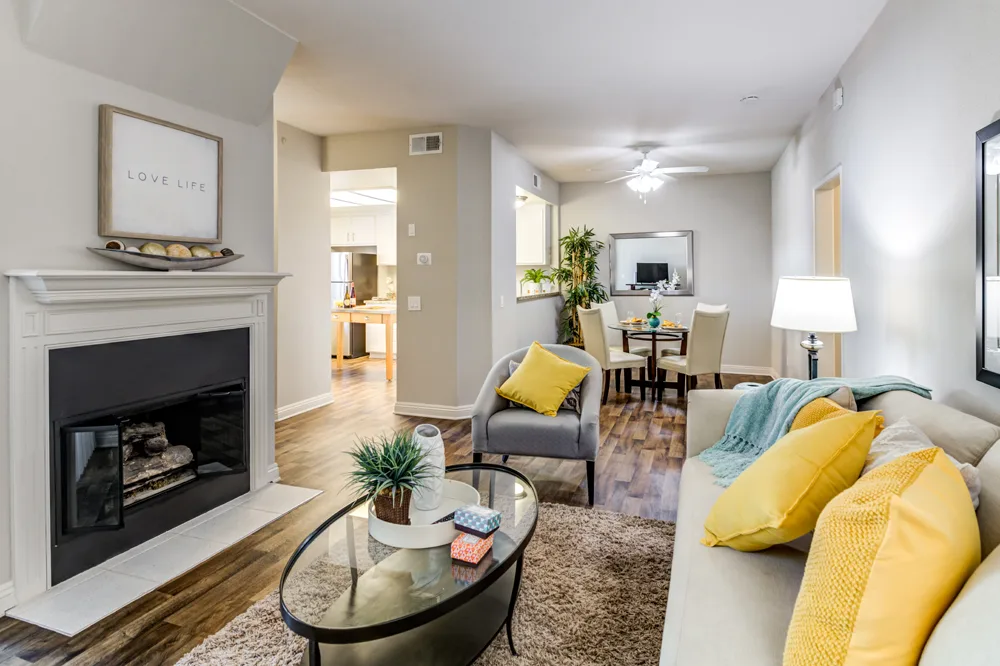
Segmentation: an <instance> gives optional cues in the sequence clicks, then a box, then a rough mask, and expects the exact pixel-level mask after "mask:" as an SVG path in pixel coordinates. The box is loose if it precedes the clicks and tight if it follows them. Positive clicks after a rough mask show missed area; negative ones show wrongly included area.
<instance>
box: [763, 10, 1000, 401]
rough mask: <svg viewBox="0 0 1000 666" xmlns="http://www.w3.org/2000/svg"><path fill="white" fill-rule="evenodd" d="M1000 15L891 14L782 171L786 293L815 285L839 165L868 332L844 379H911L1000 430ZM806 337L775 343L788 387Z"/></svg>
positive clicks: (845, 243)
mask: <svg viewBox="0 0 1000 666" xmlns="http://www.w3.org/2000/svg"><path fill="white" fill-rule="evenodd" d="M997 25H1000V4H997V3H995V2H939V1H934V0H890V2H889V3H888V5H887V6H886V8H885V10H884V11H883V13H882V14H881V16H879V18H878V19H877V20H876V22H875V24H874V25H873V26H872V29H871V31H870V32H869V33H868V35H867V36H866V37H865V38H864V40H863V41H862V42H861V44H860V45H859V46H858V48H857V50H856V51H855V53H854V54H853V55H852V56H851V58H850V59H849V60H848V62H847V64H846V65H845V66H844V68H843V70H842V71H841V73H840V79H841V81H842V83H843V85H844V91H845V105H844V107H843V108H842V109H841V110H840V111H836V112H835V111H833V109H832V104H831V93H830V92H828V93H827V94H826V95H824V97H823V99H821V100H820V102H819V104H818V105H817V107H816V110H815V111H814V112H813V114H812V116H811V117H810V118H809V119H808V120H807V121H806V123H805V126H804V127H803V128H802V130H801V131H800V133H799V135H798V136H797V137H796V139H795V140H794V141H793V142H792V143H791V144H790V145H789V147H788V149H787V150H786V151H785V154H784V156H783V157H782V158H781V161H780V162H779V163H778V165H777V166H776V167H775V168H774V171H773V207H774V230H773V242H774V248H773V254H774V275H773V277H774V279H775V280H776V279H777V278H778V277H779V276H782V275H794V274H807V275H808V274H810V273H811V272H812V260H813V252H812V248H813V239H812V233H813V219H812V193H813V189H814V188H815V187H816V186H817V185H818V184H819V183H820V182H821V181H822V180H823V179H824V177H825V175H826V174H828V173H830V171H831V170H833V169H834V168H835V167H837V166H838V165H842V167H843V177H842V205H841V209H842V267H843V274H844V275H845V276H846V277H849V278H850V279H851V283H852V287H853V291H854V300H855V310H856V312H857V320H858V331H857V332H856V333H850V334H846V335H844V343H843V365H844V375H845V376H848V377H851V376H869V375H875V374H881V373H892V374H899V375H903V376H906V377H909V378H911V379H913V380H914V381H917V382H920V383H923V384H925V385H927V386H929V387H931V388H932V389H934V395H935V398H936V399H939V400H943V401H945V402H947V403H951V404H952V405H955V406H958V407H960V408H963V409H965V410H967V411H973V412H976V413H979V414H981V415H984V416H987V417H990V418H992V419H993V420H997V416H998V414H997V412H998V411H1000V410H997V408H996V405H997V398H998V396H1000V393H998V392H997V390H996V389H994V388H991V387H989V386H986V385H985V384H981V383H979V382H977V381H976V376H975V366H976V354H975V316H976V314H975V312H976V306H975V248H976V245H975V244H976V229H975V219H976V217H975V216H976V212H975V196H974V194H975V164H974V163H975V159H974V151H973V147H974V139H975V132H976V131H977V130H978V129H980V128H982V127H984V126H986V125H987V124H989V123H990V122H991V121H992V120H994V119H996V118H997V117H998V111H1000V87H998V86H996V85H994V84H993V83H992V82H993V81H994V80H995V78H996V75H995V69H996V67H995V64H994V63H996V62H997V61H998V60H1000V41H998V40H997V38H996V30H995V28H996V26H997ZM799 339H800V334H797V333H787V334H779V333H776V334H775V338H774V347H773V351H772V354H773V359H774V363H775V365H776V367H778V369H779V370H780V371H781V372H782V374H786V375H791V376H804V374H805V353H804V352H803V351H802V350H801V349H799V348H798V346H797V344H798V340H799Z"/></svg>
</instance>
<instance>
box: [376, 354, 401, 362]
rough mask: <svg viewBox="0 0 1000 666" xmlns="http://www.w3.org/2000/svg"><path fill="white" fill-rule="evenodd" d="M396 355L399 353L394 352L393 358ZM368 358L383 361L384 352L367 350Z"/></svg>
mask: <svg viewBox="0 0 1000 666" xmlns="http://www.w3.org/2000/svg"><path fill="white" fill-rule="evenodd" d="M398 356H399V354H395V353H394V354H393V355H392V357H393V358H394V359H395V358H397V357H398ZM368 358H373V359H375V360H377V361H383V360H385V352H368Z"/></svg>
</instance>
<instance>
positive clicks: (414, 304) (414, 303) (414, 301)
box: [406, 296, 420, 310]
mask: <svg viewBox="0 0 1000 666" xmlns="http://www.w3.org/2000/svg"><path fill="white" fill-rule="evenodd" d="M406 307H407V309H408V310H419V309H420V297H419V296H407V297H406Z"/></svg>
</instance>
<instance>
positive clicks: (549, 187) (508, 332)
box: [490, 133, 560, 360]
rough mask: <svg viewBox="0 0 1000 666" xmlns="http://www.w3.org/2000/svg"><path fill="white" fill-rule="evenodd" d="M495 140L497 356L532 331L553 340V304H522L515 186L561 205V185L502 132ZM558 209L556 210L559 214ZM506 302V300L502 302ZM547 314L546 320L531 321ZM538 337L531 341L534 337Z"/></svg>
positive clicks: (492, 232)
mask: <svg viewBox="0 0 1000 666" xmlns="http://www.w3.org/2000/svg"><path fill="white" fill-rule="evenodd" d="M490 143H491V155H490V163H491V167H490V168H491V176H490V180H491V183H492V185H491V188H492V194H491V198H492V203H491V206H492V223H491V229H490V235H491V238H492V248H491V257H492V269H491V280H492V287H491V300H492V308H493V325H492V336H493V345H492V346H493V359H494V360H496V359H499V358H500V357H502V356H504V355H505V354H507V353H509V352H511V351H514V350H515V349H519V348H521V347H523V346H525V345H524V344H523V342H524V340H525V339H527V337H530V332H532V331H538V332H539V333H540V335H539V337H538V338H537V339H539V340H540V341H542V342H547V341H551V342H555V340H549V339H547V338H548V337H549V336H548V335H547V334H546V333H547V332H548V331H549V326H550V324H551V321H550V319H549V317H550V308H545V307H540V306H533V307H527V308H522V307H520V306H518V305H517V266H516V263H517V225H516V213H515V210H516V209H515V208H514V201H515V198H514V197H515V189H516V188H517V187H520V188H521V189H523V190H526V191H528V192H532V193H534V194H536V195H538V196H539V197H541V198H542V199H545V200H546V201H548V202H549V203H551V204H554V208H555V209H556V211H557V210H558V205H559V201H560V199H559V197H560V189H559V188H560V185H559V183H557V182H556V181H554V180H552V179H551V178H549V177H548V176H547V175H545V174H544V173H542V172H541V171H540V170H538V169H536V168H535V167H533V166H532V165H531V164H530V163H529V162H527V161H526V160H525V159H524V158H522V157H521V156H520V155H519V154H518V152H517V149H516V148H514V146H512V145H511V144H510V143H509V142H508V141H507V140H505V139H504V138H503V137H501V136H500V135H499V134H496V133H493V134H492V136H491V139H490ZM533 173H537V174H539V175H540V176H541V180H542V186H541V188H538V189H536V188H534V187H533V186H532V178H531V176H532V174H533ZM555 214H556V213H555V212H554V215H555ZM501 303H502V305H501ZM535 317H541V318H542V321H540V322H534V321H526V318H528V319H534V318H535ZM532 341H533V340H529V341H528V342H529V344H530V342H532Z"/></svg>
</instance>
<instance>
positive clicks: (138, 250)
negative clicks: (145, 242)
mask: <svg viewBox="0 0 1000 666" xmlns="http://www.w3.org/2000/svg"><path fill="white" fill-rule="evenodd" d="M125 251H126V252H136V253H141V252H142V250H140V249H139V248H137V247H136V246H134V245H129V246H128V247H127V248H125Z"/></svg>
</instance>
